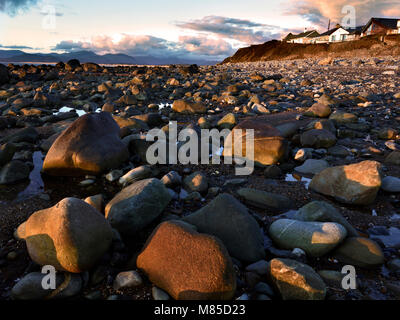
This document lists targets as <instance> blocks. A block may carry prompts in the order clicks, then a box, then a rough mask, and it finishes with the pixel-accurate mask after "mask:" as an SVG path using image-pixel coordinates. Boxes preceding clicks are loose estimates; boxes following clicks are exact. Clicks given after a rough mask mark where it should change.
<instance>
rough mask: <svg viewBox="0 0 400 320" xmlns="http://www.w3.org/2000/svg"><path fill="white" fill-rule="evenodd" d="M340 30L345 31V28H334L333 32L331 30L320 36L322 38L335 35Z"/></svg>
mask: <svg viewBox="0 0 400 320" xmlns="http://www.w3.org/2000/svg"><path fill="white" fill-rule="evenodd" d="M339 29H343V28H342V27H336V28H333V29H331V30H329V31H327V32H325V33H322V34H321V35H320V37H324V36H330V35H331V34H333V33H335V32H336V31H338V30H339ZM343 30H345V29H343ZM345 31H348V30H345Z"/></svg>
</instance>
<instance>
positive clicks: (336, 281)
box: [318, 270, 344, 289]
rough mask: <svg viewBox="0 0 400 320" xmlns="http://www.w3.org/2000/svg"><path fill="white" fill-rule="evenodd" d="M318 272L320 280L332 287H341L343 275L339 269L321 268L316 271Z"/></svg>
mask: <svg viewBox="0 0 400 320" xmlns="http://www.w3.org/2000/svg"><path fill="white" fill-rule="evenodd" d="M318 274H319V275H320V276H321V278H322V280H323V281H324V282H325V283H326V284H327V285H328V286H331V287H333V288H338V289H342V282H343V277H344V275H343V274H342V273H340V272H339V271H333V270H321V271H318Z"/></svg>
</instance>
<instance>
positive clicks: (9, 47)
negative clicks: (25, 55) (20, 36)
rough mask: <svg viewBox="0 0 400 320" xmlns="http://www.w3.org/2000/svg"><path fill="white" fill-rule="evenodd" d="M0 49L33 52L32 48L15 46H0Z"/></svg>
mask: <svg viewBox="0 0 400 320" xmlns="http://www.w3.org/2000/svg"><path fill="white" fill-rule="evenodd" d="M0 48H4V49H12V50H34V48H32V47H27V46H17V45H12V46H3V45H1V44H0Z"/></svg>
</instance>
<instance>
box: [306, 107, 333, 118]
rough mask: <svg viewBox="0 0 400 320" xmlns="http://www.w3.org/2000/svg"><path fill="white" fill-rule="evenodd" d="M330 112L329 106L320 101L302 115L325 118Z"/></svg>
mask: <svg viewBox="0 0 400 320" xmlns="http://www.w3.org/2000/svg"><path fill="white" fill-rule="evenodd" d="M331 113H332V110H331V108H330V107H329V106H327V105H325V104H322V103H315V104H314V105H312V107H310V108H309V109H308V110H307V111H306V112H305V114H304V115H305V116H308V117H318V118H327V117H329V116H330V115H331Z"/></svg>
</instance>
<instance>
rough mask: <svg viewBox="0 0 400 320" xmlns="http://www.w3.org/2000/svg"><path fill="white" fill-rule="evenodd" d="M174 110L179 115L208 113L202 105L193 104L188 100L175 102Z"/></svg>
mask: <svg viewBox="0 0 400 320" xmlns="http://www.w3.org/2000/svg"><path fill="white" fill-rule="evenodd" d="M172 110H173V111H175V112H177V113H189V114H190V113H206V111H207V108H206V106H204V105H203V104H201V103H193V102H190V101H187V100H175V101H174V103H173V104H172Z"/></svg>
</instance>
